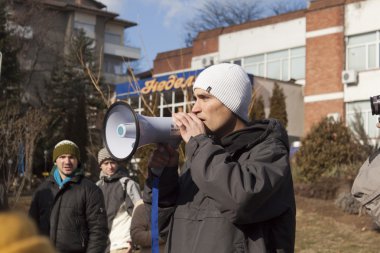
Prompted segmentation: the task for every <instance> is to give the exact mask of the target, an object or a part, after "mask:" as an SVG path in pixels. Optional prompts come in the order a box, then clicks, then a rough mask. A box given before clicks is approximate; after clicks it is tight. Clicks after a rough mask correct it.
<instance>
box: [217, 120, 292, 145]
mask: <svg viewBox="0 0 380 253" xmlns="http://www.w3.org/2000/svg"><path fill="white" fill-rule="evenodd" d="M269 136H270V137H271V138H274V139H278V140H280V141H281V142H283V143H284V144H285V146H286V147H287V149H288V150H289V140H288V134H287V132H286V130H285V129H284V127H283V126H282V124H281V123H280V122H279V121H278V120H276V119H265V120H257V121H253V122H251V123H249V125H248V126H247V127H246V128H243V129H241V130H238V131H235V132H233V133H230V134H229V135H226V136H225V137H223V138H222V139H221V145H222V146H223V147H224V148H225V149H227V150H228V151H229V152H234V151H236V150H240V149H242V148H251V147H252V146H255V145H256V144H257V143H260V142H262V141H263V140H265V139H266V138H268V137H269Z"/></svg>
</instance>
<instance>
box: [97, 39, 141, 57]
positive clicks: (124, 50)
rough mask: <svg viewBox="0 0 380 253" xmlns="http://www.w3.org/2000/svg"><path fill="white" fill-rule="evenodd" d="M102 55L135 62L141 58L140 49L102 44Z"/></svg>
mask: <svg viewBox="0 0 380 253" xmlns="http://www.w3.org/2000/svg"><path fill="white" fill-rule="evenodd" d="M104 54H108V55H114V56H120V57H124V58H128V59H133V60H137V59H139V58H140V57H141V49H140V48H136V47H128V46H122V45H116V44H111V43H104Z"/></svg>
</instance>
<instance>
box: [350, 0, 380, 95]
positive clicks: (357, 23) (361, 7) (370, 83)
mask: <svg viewBox="0 0 380 253" xmlns="http://www.w3.org/2000/svg"><path fill="white" fill-rule="evenodd" d="M376 30H380V1H379V0H367V1H363V2H358V3H352V4H348V5H346V10H345V35H346V36H350V35H356V34H361V33H366V32H373V31H376ZM357 80H358V82H357V83H356V84H348V85H345V86H344V101H345V102H354V101H362V100H368V101H369V97H370V96H375V95H380V70H379V69H373V70H365V71H361V72H359V73H358V79H357Z"/></svg>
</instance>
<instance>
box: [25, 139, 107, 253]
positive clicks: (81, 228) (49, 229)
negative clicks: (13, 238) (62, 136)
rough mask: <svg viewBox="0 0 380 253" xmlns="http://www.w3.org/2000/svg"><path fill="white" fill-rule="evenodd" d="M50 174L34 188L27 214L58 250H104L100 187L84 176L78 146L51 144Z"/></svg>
mask: <svg viewBox="0 0 380 253" xmlns="http://www.w3.org/2000/svg"><path fill="white" fill-rule="evenodd" d="M53 162H54V167H53V169H52V172H51V175H50V177H48V178H47V180H46V181H45V182H43V183H42V184H41V185H40V186H39V187H38V189H37V190H36V192H35V194H34V196H33V200H32V203H31V206H30V209H29V215H30V217H31V218H32V219H34V220H35V222H36V223H37V227H38V229H39V231H40V233H42V234H44V235H47V236H49V237H50V240H51V242H52V243H53V245H54V246H55V247H56V249H57V250H58V251H59V252H60V253H66V252H67V253H69V252H70V253H71V252H76V253H81V252H83V253H85V252H91V253H104V251H105V249H106V246H107V236H108V226H107V216H106V210H105V204H104V198H103V194H102V191H101V190H100V189H99V188H98V187H97V186H96V185H95V184H94V183H93V182H92V181H90V180H89V179H87V178H85V177H84V172H83V169H82V167H81V164H80V152H79V148H78V146H77V145H76V144H75V143H74V142H72V141H69V140H63V141H61V142H59V143H57V145H55V147H54V150H53Z"/></svg>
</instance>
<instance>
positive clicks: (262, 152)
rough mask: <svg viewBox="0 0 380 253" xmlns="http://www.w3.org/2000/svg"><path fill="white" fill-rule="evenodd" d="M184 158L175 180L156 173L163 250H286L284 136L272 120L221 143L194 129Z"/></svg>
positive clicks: (289, 204) (169, 172)
mask: <svg viewBox="0 0 380 253" xmlns="http://www.w3.org/2000/svg"><path fill="white" fill-rule="evenodd" d="M186 158H187V161H186V164H185V166H184V171H183V173H182V175H181V176H180V177H179V178H178V173H177V171H176V169H175V168H166V169H164V170H163V173H162V175H161V176H160V183H159V190H160V192H159V196H160V198H159V209H160V213H159V227H160V232H161V235H162V236H165V235H166V234H167V244H166V252H173V253H174V252H181V253H186V252H218V253H224V252H225V253H232V252H251V253H253V252H254V253H257V252H294V241H295V212H296V207H295V199H294V191H293V182H292V176H291V171H290V165H289V145H288V136H287V133H286V131H285V129H284V128H283V127H282V126H281V124H280V123H279V122H278V121H276V120H264V121H258V122H255V123H254V124H252V125H250V126H248V127H247V128H245V129H242V130H239V131H236V132H234V133H231V134H229V135H228V136H225V137H224V138H223V139H222V140H221V143H216V142H215V141H213V140H212V139H211V138H209V137H207V136H205V135H198V136H196V137H194V138H191V139H190V141H189V142H188V143H187V144H186ZM152 178H153V175H152V173H150V176H149V179H148V180H147V184H146V187H145V194H144V201H145V202H146V203H151V186H152ZM173 182H174V183H173ZM169 219H170V220H169Z"/></svg>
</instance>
